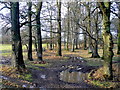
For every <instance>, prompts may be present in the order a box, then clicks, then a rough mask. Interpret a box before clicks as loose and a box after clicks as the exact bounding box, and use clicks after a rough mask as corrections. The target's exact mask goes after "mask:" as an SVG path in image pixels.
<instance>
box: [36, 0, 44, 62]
mask: <svg viewBox="0 0 120 90" xmlns="http://www.w3.org/2000/svg"><path fill="white" fill-rule="evenodd" d="M41 9H42V2H38V4H37V15H36V24H37V39H38V48H37V56H38V60H39V61H43V59H42V36H41V23H40V12H41Z"/></svg>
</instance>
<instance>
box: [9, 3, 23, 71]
mask: <svg viewBox="0 0 120 90" xmlns="http://www.w3.org/2000/svg"><path fill="white" fill-rule="evenodd" d="M11 21H12V22H11V25H12V27H11V34H12V51H13V56H14V59H13V65H14V66H15V67H17V69H18V70H19V71H20V70H22V69H25V64H24V61H23V55H22V43H21V36H20V25H19V3H18V2H11Z"/></svg>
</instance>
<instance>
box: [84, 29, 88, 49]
mask: <svg viewBox="0 0 120 90" xmlns="http://www.w3.org/2000/svg"><path fill="white" fill-rule="evenodd" d="M84 33H85V31H84ZM84 50H87V36H86V33H85V34H84Z"/></svg>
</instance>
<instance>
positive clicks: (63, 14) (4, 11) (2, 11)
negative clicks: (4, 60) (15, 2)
mask: <svg viewBox="0 0 120 90" xmlns="http://www.w3.org/2000/svg"><path fill="white" fill-rule="evenodd" d="M0 1H1V0H0ZM34 1H35V0H34ZM72 1H74V0H72ZM118 1H119V0H118ZM62 2H65V3H66V2H67V0H62ZM21 3H22V5H25V2H21ZM55 3H56V2H55ZM113 6H114V4H113ZM1 7H3V5H2V4H0V8H1ZM61 11H62V18H64V16H65V14H66V12H67V8H66V7H64V5H63V4H62V9H61ZM0 13H2V14H3V15H8V14H9V13H10V10H8V9H3V10H1V11H0ZM46 13H47V12H46ZM113 17H115V15H111V19H112V18H113ZM4 23H5V22H4V21H3V20H1V19H0V30H1V27H2V26H3V25H2V24H4ZM42 34H43V35H45V32H42ZM0 35H1V33H0Z"/></svg>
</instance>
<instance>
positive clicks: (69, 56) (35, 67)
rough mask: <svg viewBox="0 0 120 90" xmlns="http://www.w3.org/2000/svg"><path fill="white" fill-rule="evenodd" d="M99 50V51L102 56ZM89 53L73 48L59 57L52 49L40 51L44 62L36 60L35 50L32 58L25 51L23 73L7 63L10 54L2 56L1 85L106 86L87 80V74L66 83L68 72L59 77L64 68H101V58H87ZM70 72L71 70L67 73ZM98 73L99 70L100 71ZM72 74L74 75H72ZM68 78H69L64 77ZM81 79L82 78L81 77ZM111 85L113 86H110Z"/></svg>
mask: <svg viewBox="0 0 120 90" xmlns="http://www.w3.org/2000/svg"><path fill="white" fill-rule="evenodd" d="M100 52H101V51H99V54H100V55H102V54H101V53H100ZM90 56H91V54H88V51H87V50H76V51H75V52H69V51H66V50H64V51H63V53H62V56H56V51H55V50H52V51H50V50H46V51H45V52H43V60H44V62H43V63H42V62H38V61H37V57H36V53H34V52H33V58H34V61H28V60H27V54H26V53H25V54H24V58H26V60H25V64H26V67H27V70H26V73H25V74H22V75H21V74H19V73H18V72H17V71H16V69H15V68H12V67H11V65H10V61H11V56H7V57H6V56H3V57H2V61H3V62H2V61H1V62H0V63H1V65H2V68H1V69H0V72H2V75H1V76H0V79H1V80H2V83H1V84H0V85H2V87H4V88H6V87H7V88H12V87H15V88H16V87H18V88H23V87H26V88H30V87H39V88H43V89H44V88H98V87H99V86H101V87H99V88H106V87H109V88H110V87H111V86H110V85H111V83H109V84H108V83H107V84H106V83H102V84H101V83H100V85H97V84H99V83H97V84H96V82H94V81H92V80H88V78H87V76H85V77H86V78H84V79H80V80H82V81H80V82H74V80H73V82H72V81H71V82H69V81H67V80H68V79H71V78H73V77H69V75H66V74H64V76H65V77H66V79H65V78H64V80H61V77H60V74H61V72H62V71H65V70H68V71H69V74H71V72H82V74H87V75H88V74H89V72H90V71H91V70H95V69H98V68H100V67H102V65H103V60H102V59H101V58H90ZM113 59H114V63H118V64H119V60H120V58H119V56H117V55H115V57H114V58H113ZM70 71H71V72H70ZM100 73H101V72H100ZM74 75H75V74H74ZM68 77H69V78H68ZM81 78H83V77H82V76H81ZM113 87H114V86H113Z"/></svg>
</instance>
